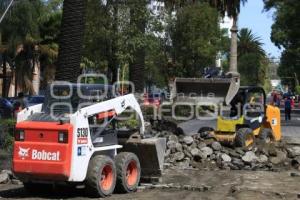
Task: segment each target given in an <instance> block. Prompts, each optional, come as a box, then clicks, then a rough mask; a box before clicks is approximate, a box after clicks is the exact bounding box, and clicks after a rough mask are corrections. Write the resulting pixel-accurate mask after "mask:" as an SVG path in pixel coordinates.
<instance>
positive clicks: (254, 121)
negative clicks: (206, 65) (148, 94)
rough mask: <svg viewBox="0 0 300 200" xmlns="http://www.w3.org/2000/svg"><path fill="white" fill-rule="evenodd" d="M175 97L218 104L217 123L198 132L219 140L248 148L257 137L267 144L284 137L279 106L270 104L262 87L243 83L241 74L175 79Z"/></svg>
mask: <svg viewBox="0 0 300 200" xmlns="http://www.w3.org/2000/svg"><path fill="white" fill-rule="evenodd" d="M172 97H173V100H174V102H189V103H193V104H194V105H201V106H204V105H205V103H207V104H208V105H209V106H212V105H215V107H217V109H213V110H215V112H214V113H215V116H214V117H215V119H214V120H216V124H215V126H214V127H201V128H200V130H199V132H202V131H205V132H206V133H207V132H209V134H210V135H212V136H213V137H214V138H215V139H216V140H217V141H219V142H222V143H229V144H231V145H235V146H238V147H247V146H249V145H251V144H253V143H254V140H255V139H256V138H259V139H261V140H263V141H264V142H266V143H269V142H271V141H279V140H280V139H281V125H280V110H279V108H278V107H275V106H273V105H267V103H266V93H265V91H264V89H263V88H262V87H258V86H240V78H239V75H234V74H233V75H229V76H226V77H221V78H218V77H214V78H176V79H175V81H174V85H173V89H172ZM210 114H211V115H213V114H212V113H210ZM210 119H211V118H210ZM199 120H207V119H206V118H201V117H200V119H199ZM202 123H203V122H202ZM204 124H205V123H204ZM207 124H211V123H207Z"/></svg>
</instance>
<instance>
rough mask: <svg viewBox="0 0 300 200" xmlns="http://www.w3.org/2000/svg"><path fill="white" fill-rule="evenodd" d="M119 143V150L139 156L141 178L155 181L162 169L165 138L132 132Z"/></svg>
mask: <svg viewBox="0 0 300 200" xmlns="http://www.w3.org/2000/svg"><path fill="white" fill-rule="evenodd" d="M121 144H122V145H123V148H122V149H120V150H121V151H126V152H133V153H135V154H136V155H137V157H138V158H139V161H140V164H141V169H142V170H141V173H142V174H141V178H142V180H144V181H151V182H153V181H154V182H157V181H158V179H159V178H160V177H161V175H162V171H163V164H164V157H165V151H166V138H156V137H152V138H141V136H140V135H139V134H133V135H131V136H130V137H129V139H126V141H124V143H121Z"/></svg>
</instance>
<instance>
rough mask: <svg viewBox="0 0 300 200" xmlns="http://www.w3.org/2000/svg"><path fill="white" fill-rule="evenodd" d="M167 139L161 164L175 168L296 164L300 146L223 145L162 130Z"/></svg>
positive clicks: (261, 167)
mask: <svg viewBox="0 0 300 200" xmlns="http://www.w3.org/2000/svg"><path fill="white" fill-rule="evenodd" d="M160 137H166V138H167V144H168V145H167V150H166V154H165V167H166V168H177V169H191V168H199V169H208V170H216V169H227V170H267V171H277V170H280V169H287V168H296V169H299V167H300V147H298V146H291V145H288V144H285V143H284V142H277V143H269V144H265V143H263V142H262V141H257V142H256V144H254V145H252V146H251V147H248V148H236V147H233V146H225V145H222V144H221V143H219V142H217V141H215V140H214V139H213V138H210V137H206V138H202V137H201V136H200V134H196V135H194V136H183V135H179V136H177V135H175V134H173V133H172V132H167V131H164V133H163V134H160Z"/></svg>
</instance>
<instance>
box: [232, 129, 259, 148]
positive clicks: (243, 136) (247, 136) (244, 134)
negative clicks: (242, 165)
mask: <svg viewBox="0 0 300 200" xmlns="http://www.w3.org/2000/svg"><path fill="white" fill-rule="evenodd" d="M254 139H255V137H254V135H253V131H252V129H250V128H240V129H239V130H238V131H237V132H236V136H235V145H236V146H237V147H248V146H250V145H251V144H253V143H254Z"/></svg>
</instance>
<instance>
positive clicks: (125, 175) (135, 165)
mask: <svg viewBox="0 0 300 200" xmlns="http://www.w3.org/2000/svg"><path fill="white" fill-rule="evenodd" d="M115 161H116V167H117V185H116V191H117V192H120V193H129V192H133V191H136V190H137V187H138V185H139V182H140V177H141V166H140V161H139V159H138V157H137V156H136V155H135V154H134V153H129V152H122V153H120V154H118V155H117V156H116V157H115Z"/></svg>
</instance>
